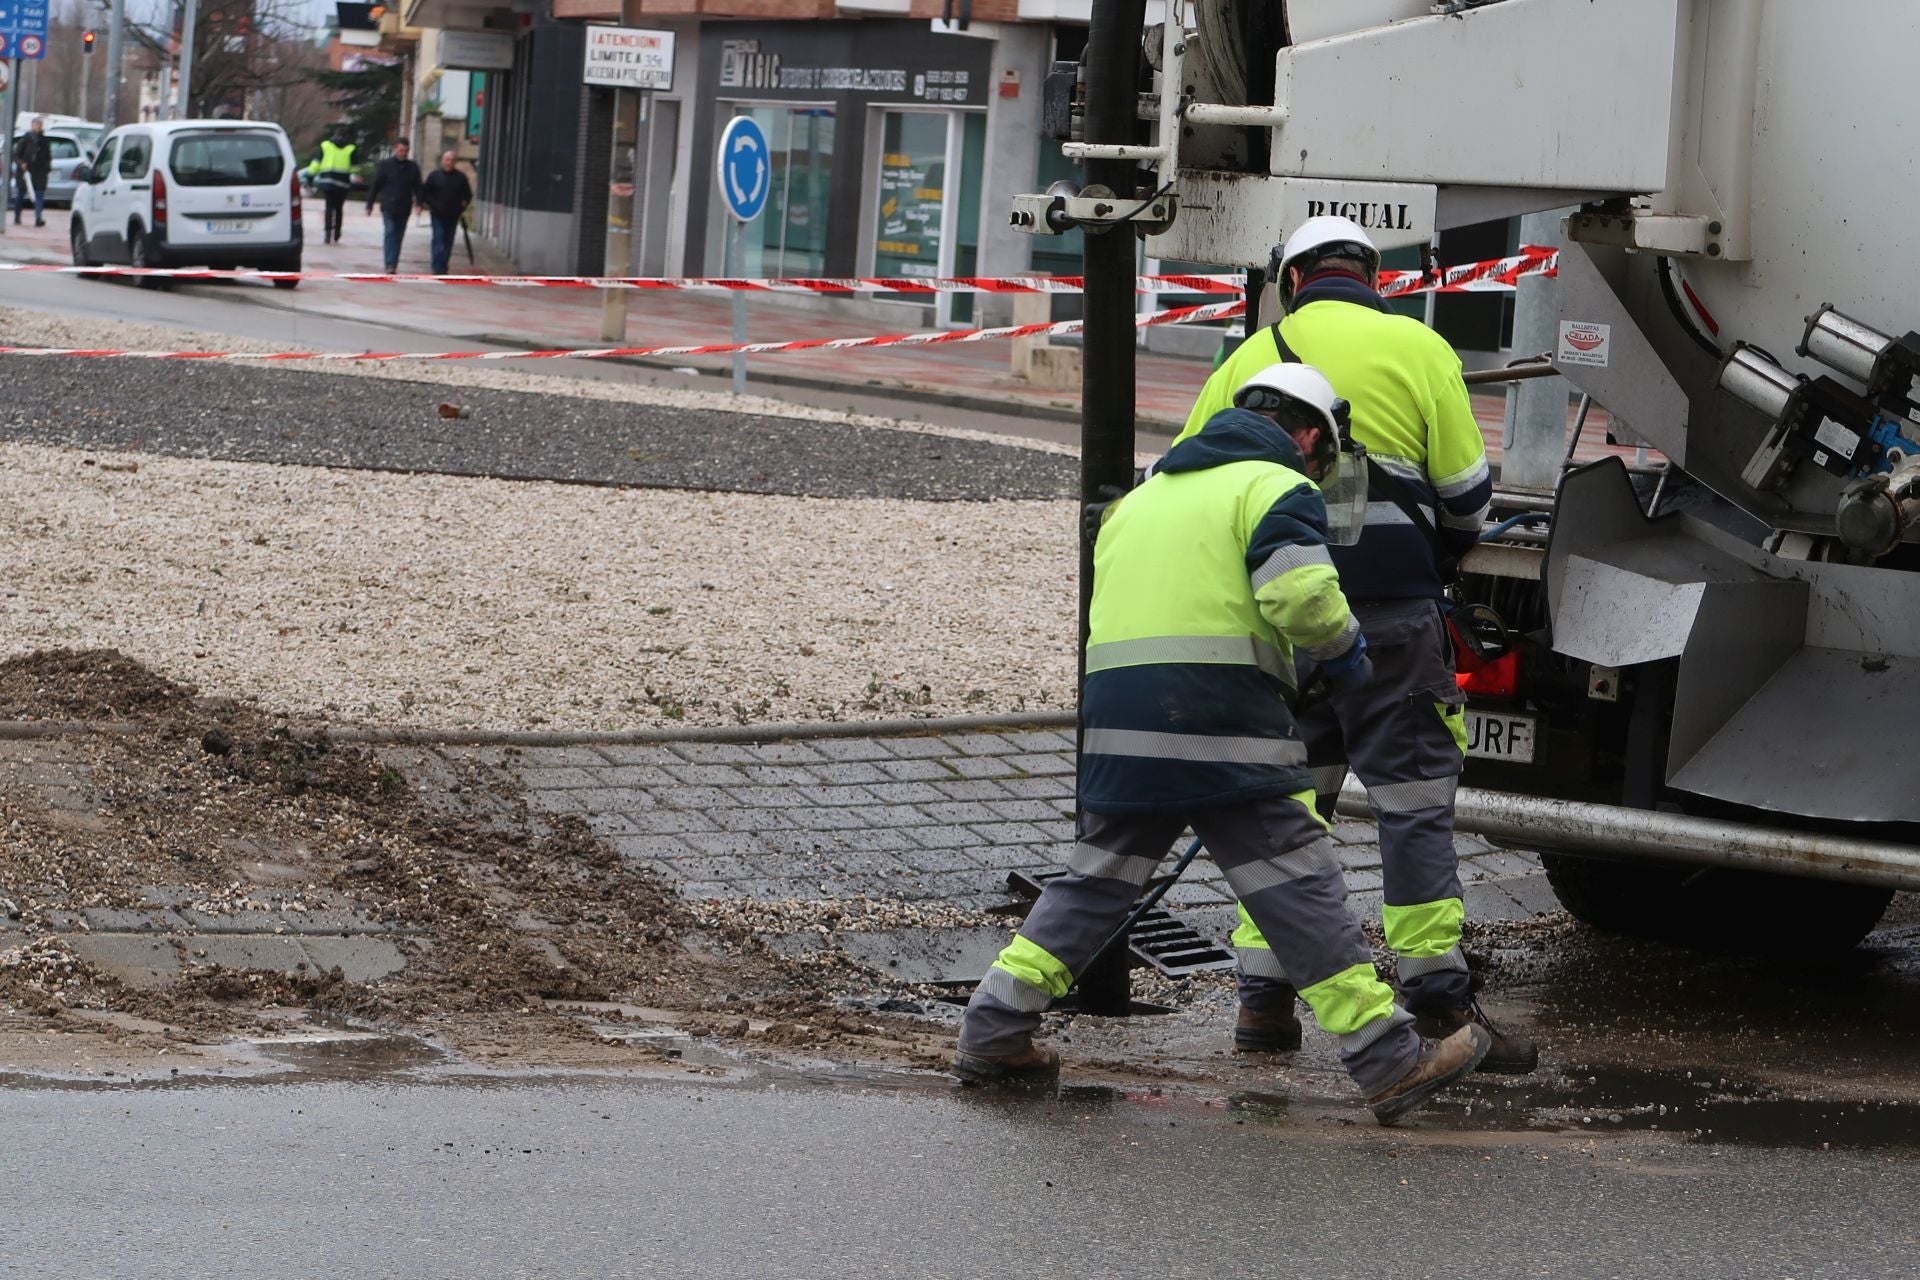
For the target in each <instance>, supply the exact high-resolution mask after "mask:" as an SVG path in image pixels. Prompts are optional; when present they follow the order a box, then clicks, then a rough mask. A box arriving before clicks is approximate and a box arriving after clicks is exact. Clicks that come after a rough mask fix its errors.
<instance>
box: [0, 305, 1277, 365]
mask: <svg viewBox="0 0 1920 1280" xmlns="http://www.w3.org/2000/svg"><path fill="white" fill-rule="evenodd" d="M1242 310H1244V304H1243V303H1240V302H1211V303H1207V304H1206V305H1204V306H1197V307H1174V308H1172V309H1170V310H1167V311H1156V312H1153V313H1152V314H1150V315H1144V316H1141V317H1139V318H1138V319H1137V320H1135V321H1134V327H1135V328H1139V329H1151V328H1157V327H1158V326H1160V325H1168V324H1201V323H1204V322H1206V321H1208V320H1225V319H1229V318H1231V317H1233V316H1237V315H1239V314H1240V313H1241V311H1242ZM1080 327H1081V322H1080V321H1078V320H1061V321H1057V322H1055V323H1053V324H1016V325H1006V326H1004V327H1002V328H998V329H958V330H952V331H948V332H940V333H903V334H894V335H890V336H883V337H874V338H807V339H803V340H801V341H798V342H714V343H705V344H702V345H700V346H691V347H591V348H583V349H578V350H556V351H273V352H255V351H119V350H109V349H98V350H91V349H86V348H80V347H0V356H74V357H78V358H81V359H88V360H257V361H263V362H266V363H286V362H289V361H322V360H324V361H347V362H352V363H362V364H365V363H374V364H380V363H387V362H391V361H397V360H618V359H620V358H622V357H627V356H721V355H732V354H733V353H735V352H742V353H744V354H747V355H774V354H777V353H780V352H785V351H847V350H851V349H853V348H856V347H931V346H940V345H943V344H945V343H949V342H985V341H988V340H990V339H994V338H1034V337H1040V336H1042V335H1045V336H1047V337H1058V336H1060V335H1062V334H1068V333H1078V332H1080Z"/></svg>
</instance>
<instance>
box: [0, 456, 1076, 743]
mask: <svg viewBox="0 0 1920 1280" xmlns="http://www.w3.org/2000/svg"><path fill="white" fill-rule="evenodd" d="M1074 515H1075V513H1074V507H1073V504H1072V502H1070V501H1063V500H1054V501H1048V502H991V503H964V504H963V503H927V502H906V501H894V500H888V499H858V500H823V499H807V498H789V497H764V496H749V495H740V494H707V493H690V492H677V491H665V490H622V489H602V488H589V487H582V486H578V485H560V484H549V483H516V482H508V481H499V480H484V479H462V478H454V477H447V476H401V475H390V474H381V473H368V472H357V471H336V470H323V469H319V468H312V467H298V466H271V465H264V464H259V463H241V462H215V461H202V460H187V459H179V458H162V457H154V456H151V455H141V454H134V453H115V454H110V455H100V456H95V455H92V454H83V453H79V452H74V451H71V450H65V449H57V448H49V447H45V446H39V445H29V444H0V634H4V635H5V637H6V643H5V652H6V653H13V654H19V653H25V652H29V651H31V650H35V649H41V648H51V647H56V646H68V647H104V648H116V649H119V650H121V651H122V652H124V653H127V654H129V655H131V656H133V657H135V658H137V659H139V660H140V661H142V662H144V663H147V664H148V665H150V666H152V667H153V668H155V669H156V670H159V671H161V672H164V673H166V674H167V675H169V676H171V677H173V678H175V679H180V680H186V681H190V682H192V683H194V684H196V685H198V686H200V687H201V688H202V689H204V690H205V691H207V692H209V693H218V694H224V695H228V696H234V697H240V698H247V699H253V700H257V701H258V702H259V703H260V704H261V705H263V706H264V707H266V708H268V709H271V710H275V711H285V712H312V713H320V714H325V715H327V716H328V717H329V718H332V719H335V720H358V721H363V722H371V723H387V724H413V725H423V726H437V727H452V726H459V727H483V728H500V729H528V728H544V729H631V728H641V727H663V726H668V725H675V724H727V723H739V722H749V721H765V720H808V719H849V718H862V717H870V716H895V715H939V714H953V713H966V712H1002V711H1029V710H1035V709H1042V708H1046V709H1059V708H1065V707H1068V706H1070V705H1071V702H1072V697H1073V679H1074V662H1073V642H1072V637H1073V610H1074V588H1073V581H1074V573H1075V563H1074V545H1073V534H1072V530H1073V525H1074ZM0 656H4V655H3V654H0Z"/></svg>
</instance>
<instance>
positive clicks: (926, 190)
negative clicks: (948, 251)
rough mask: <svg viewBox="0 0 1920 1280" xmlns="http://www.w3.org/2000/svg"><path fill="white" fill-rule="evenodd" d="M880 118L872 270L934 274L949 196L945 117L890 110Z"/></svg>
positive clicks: (881, 273)
mask: <svg viewBox="0 0 1920 1280" xmlns="http://www.w3.org/2000/svg"><path fill="white" fill-rule="evenodd" d="M883 119H884V121H885V123H884V124H883V125H882V133H881V143H880V146H881V154H880V190H879V193H878V196H877V199H878V201H879V215H880V216H879V217H878V219H876V221H875V223H874V227H875V232H874V243H873V273H874V274H875V275H877V276H937V275H939V274H940V237H941V234H942V230H943V228H944V226H945V216H944V215H945V210H946V200H947V189H946V188H947V119H948V117H947V115H946V114H945V113H944V112H931V111H889V112H887V113H886V114H885V116H884V117H883Z"/></svg>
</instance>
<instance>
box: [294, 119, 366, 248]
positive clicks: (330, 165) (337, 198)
mask: <svg viewBox="0 0 1920 1280" xmlns="http://www.w3.org/2000/svg"><path fill="white" fill-rule="evenodd" d="M347 137H348V134H347V129H346V126H345V125H340V126H337V127H336V128H335V129H334V131H333V136H332V137H330V138H323V139H321V140H320V150H319V153H318V154H316V155H315V156H314V158H313V163H312V164H310V165H308V166H307V173H308V175H309V176H310V177H311V178H312V179H313V185H314V187H315V188H316V189H317V190H318V191H319V192H320V198H321V199H322V200H324V201H325V202H326V206H327V208H326V217H325V219H324V220H323V222H322V229H321V235H322V237H323V242H324V243H326V244H334V243H336V242H337V241H338V240H339V239H340V233H341V232H342V231H344V230H345V229H346V211H347V196H348V195H350V194H351V193H352V191H353V157H354V153H355V152H356V151H358V150H359V148H358V147H357V146H356V145H355V144H353V143H351V142H349V141H347Z"/></svg>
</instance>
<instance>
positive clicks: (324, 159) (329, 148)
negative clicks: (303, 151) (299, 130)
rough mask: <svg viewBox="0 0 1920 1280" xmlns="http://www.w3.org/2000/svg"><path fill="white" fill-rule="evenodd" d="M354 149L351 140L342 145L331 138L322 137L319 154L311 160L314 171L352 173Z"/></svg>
mask: <svg viewBox="0 0 1920 1280" xmlns="http://www.w3.org/2000/svg"><path fill="white" fill-rule="evenodd" d="M354 150H355V148H354V144H353V143H351V142H349V143H347V144H346V145H345V146H344V147H343V146H341V145H340V144H339V143H337V142H335V141H334V140H333V139H332V138H322V139H321V140H320V156H319V158H318V159H316V160H315V161H314V162H313V169H314V172H316V173H352V172H353V153H354Z"/></svg>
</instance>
